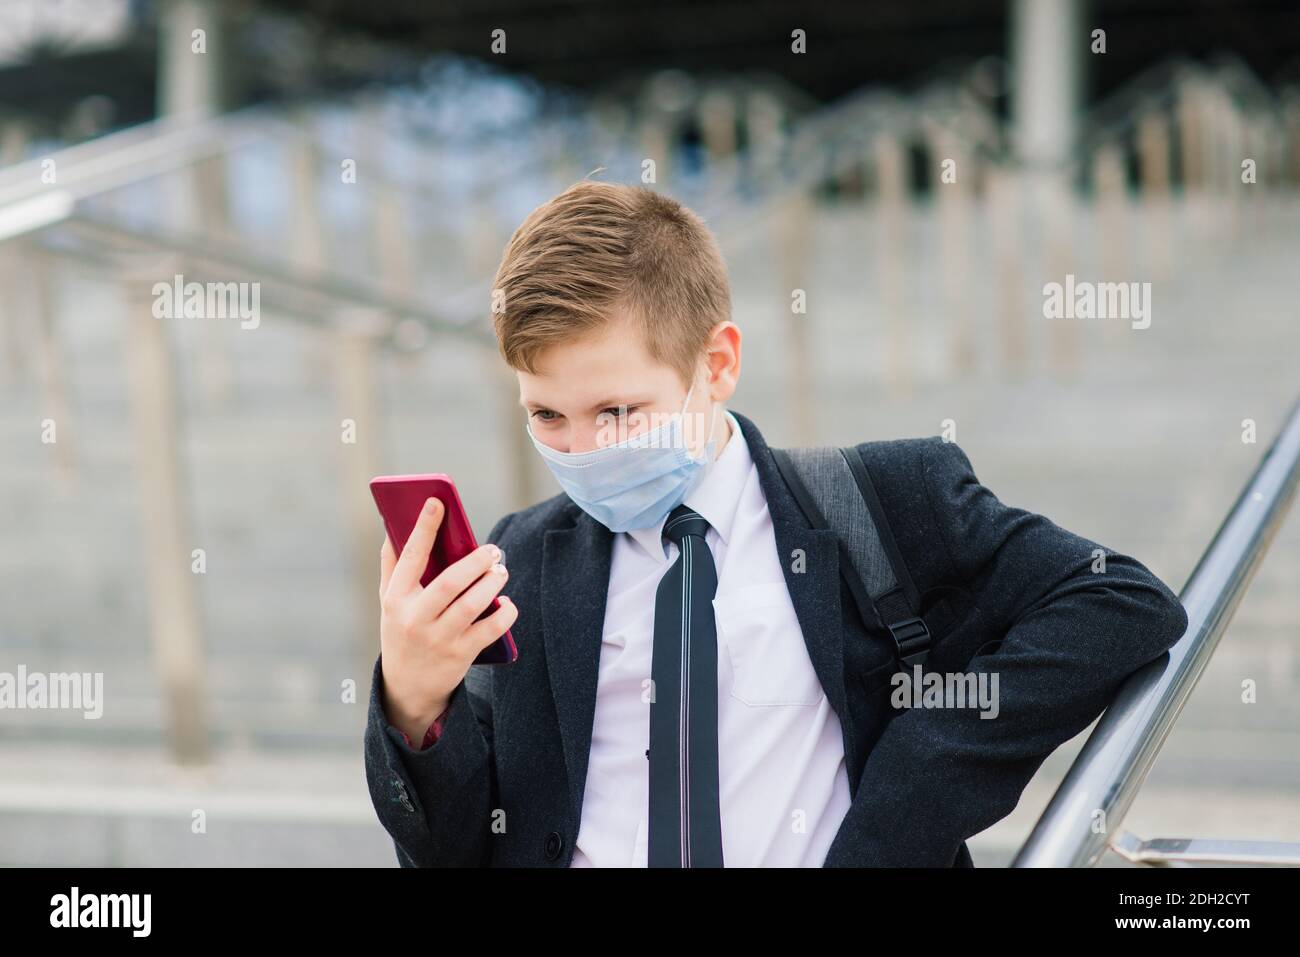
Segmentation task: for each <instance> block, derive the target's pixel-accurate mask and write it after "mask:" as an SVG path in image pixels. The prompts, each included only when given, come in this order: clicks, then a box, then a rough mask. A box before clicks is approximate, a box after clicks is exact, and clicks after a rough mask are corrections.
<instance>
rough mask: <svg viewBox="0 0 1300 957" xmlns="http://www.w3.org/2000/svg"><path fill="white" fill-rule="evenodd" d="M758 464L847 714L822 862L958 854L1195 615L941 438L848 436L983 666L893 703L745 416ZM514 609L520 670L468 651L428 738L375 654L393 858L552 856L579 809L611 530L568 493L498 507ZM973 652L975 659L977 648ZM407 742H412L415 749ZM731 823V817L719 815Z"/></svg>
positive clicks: (961, 653) (923, 574)
mask: <svg viewBox="0 0 1300 957" xmlns="http://www.w3.org/2000/svg"><path fill="white" fill-rule="evenodd" d="M736 419H737V421H739V423H740V426H741V430H742V431H743V433H744V436H745V439H746V441H747V442H748V443H749V449H750V453H751V454H752V456H753V459H754V462H755V463H756V465H757V467H758V475H759V479H760V481H761V482H762V486H763V491H764V493H765V494H766V496H767V505H768V510H769V511H770V513H771V516H772V523H773V525H774V527H775V536H776V546H777V549H778V550H779V551H780V553H781V555H782V556H790V555H791V553H792V552H794V551H795V550H796V549H802V550H803V552H804V554H805V556H806V564H805V565H804V566H803V567H804V568H806V572H803V573H796V572H795V571H794V570H792V564H793V563H792V562H791V561H788V560H783V561H782V565H783V567H784V568H785V576H786V583H787V585H788V587H789V589H790V597H791V599H792V601H793V604H794V608H795V611H796V613H797V614H798V618H799V623H800V625H801V627H802V631H803V637H804V641H805V643H806V644H807V646H808V655H809V657H810V658H811V659H812V664H813V667H814V668H815V670H816V673H817V676H818V678H819V679H820V680H821V685H822V688H823V690H824V691H825V694H826V697H827V698H828V699H829V701H830V704H831V705H832V707H834V709H835V712H836V714H837V715H838V716H839V719H840V723H841V726H842V728H843V732H844V753H845V760H846V764H847V769H848V779H849V787H850V790H851V793H852V805H851V807H850V809H849V812H848V814H847V816H846V817H845V819H844V821H843V823H842V824H841V826H840V829H839V831H838V833H837V834H836V836H835V839H834V841H833V842H832V844H831V847H830V851H829V853H828V855H827V858H826V861H825V865H826V866H828V867H831V866H924V867H951V866H958V867H969V866H971V857H970V852H969V851H968V850H967V847H966V844H965V840H966V838H968V837H970V836H971V835H973V834H976V833H978V832H980V831H982V830H984V829H985V828H987V827H989V826H990V825H992V824H993V823H994V822H996V821H998V820H999V819H1001V818H1003V817H1005V816H1006V815H1007V814H1008V813H1010V812H1011V810H1012V809H1013V808H1014V807H1015V806H1016V802H1017V801H1018V800H1019V798H1020V793H1021V791H1022V790H1023V789H1024V787H1025V785H1026V783H1028V781H1029V779H1030V778H1031V777H1032V776H1033V774H1034V772H1035V770H1036V769H1037V768H1038V767H1039V765H1040V764H1041V763H1042V762H1043V759H1044V758H1046V757H1047V755H1048V754H1050V753H1051V752H1052V751H1053V750H1054V749H1055V748H1057V747H1058V746H1059V745H1061V744H1062V743H1063V742H1065V741H1067V740H1069V739H1070V738H1072V737H1073V736H1074V735H1076V734H1078V733H1079V732H1080V731H1082V730H1083V729H1084V728H1086V727H1087V726H1088V724H1089V723H1090V722H1091V721H1092V720H1093V719H1094V718H1096V717H1097V716H1098V715H1099V714H1100V713H1101V712H1102V711H1103V710H1104V709H1105V707H1106V706H1107V704H1108V703H1109V702H1110V700H1111V698H1112V697H1113V695H1114V694H1115V691H1116V690H1117V688H1118V687H1119V685H1120V682H1121V681H1122V680H1123V679H1124V678H1125V676H1127V675H1128V674H1129V673H1131V672H1132V671H1134V670H1135V669H1137V668H1139V667H1141V666H1142V665H1144V664H1146V663H1147V662H1149V661H1152V660H1153V659H1155V658H1158V657H1160V656H1161V655H1162V654H1163V653H1164V652H1165V650H1166V649H1167V648H1169V647H1170V646H1171V645H1172V644H1174V642H1176V641H1177V640H1178V639H1179V638H1180V637H1181V636H1182V634H1183V631H1184V629H1185V628H1186V626H1187V615H1186V612H1185V611H1184V610H1183V607H1182V605H1181V604H1180V603H1179V601H1178V598H1177V597H1176V596H1175V595H1174V594H1173V592H1171V591H1170V590H1169V588H1167V587H1166V586H1165V585H1164V583H1162V582H1161V581H1160V580H1159V579H1158V578H1156V576H1155V575H1153V574H1151V572H1150V571H1148V570H1147V569H1146V568H1145V567H1144V566H1143V565H1141V564H1140V563H1139V562H1137V561H1135V560H1134V559H1132V558H1129V557H1128V556H1125V555H1121V554H1118V553H1115V552H1111V551H1106V560H1105V571H1104V572H1094V571H1093V570H1092V568H1093V560H1094V555H1093V550H1094V549H1096V548H1099V547H1100V546H1098V545H1097V544H1096V543H1095V542H1092V541H1089V540H1087V539H1085V538H1082V537H1080V536H1078V535H1074V534H1072V533H1070V532H1068V531H1066V530H1065V529H1063V528H1060V527H1058V526H1057V525H1055V524H1054V523H1052V522H1051V521H1050V520H1048V519H1047V518H1045V517H1043V516H1041V515H1036V514H1033V513H1031V512H1027V511H1024V510H1022V509H1018V508H1012V507H1009V506H1007V505H1004V504H1002V503H1001V502H1000V501H998V499H997V498H996V497H995V496H994V494H993V493H992V492H991V491H989V490H988V489H987V488H985V487H984V486H983V485H981V484H980V483H979V481H978V480H977V479H976V477H975V473H974V471H973V470H972V468H971V464H970V461H969V460H968V459H967V457H966V455H965V453H963V452H962V450H961V449H960V448H959V447H958V446H957V445H956V444H954V443H949V442H944V441H942V440H941V439H939V438H937V437H932V438H922V439H898V440H892V441H879V442H865V443H863V444H861V445H859V446H858V449H859V450H860V451H861V453H862V455H863V458H864V459H865V461H866V463H867V466H868V468H869V469H870V471H871V474H872V477H873V479H874V482H875V485H876V488H877V491H878V493H879V496H880V499H881V502H882V505H883V507H884V508H885V510H886V512H887V514H888V515H889V517H890V522H891V525H892V527H893V530H894V535H895V537H896V538H897V541H898V547H899V550H900V552H901V553H902V556H903V559H904V561H905V562H906V564H907V566H908V568H909V569H910V570H911V574H912V577H913V579H914V580H915V583H916V587H917V589H918V591H919V592H920V593H921V610H922V613H923V614H925V615H926V616H927V618H929V617H931V616H933V617H935V618H936V619H938V618H940V616H944V615H946V616H947V617H948V618H950V619H951V620H952V624H951V626H950V627H948V628H947V629H946V630H944V631H943V633H941V634H937V635H936V638H935V644H934V649H933V651H932V653H931V657H930V662H929V664H928V665H927V668H928V669H932V670H935V671H940V672H946V671H963V670H970V671H975V672H980V671H996V672H997V673H998V680H999V687H998V690H999V693H1000V699H999V707H1000V713H999V715H998V717H996V718H994V719H981V718H980V716H979V712H978V711H977V710H976V709H910V710H899V709H894V708H891V707H890V705H889V697H890V694H889V692H890V690H891V685H890V683H889V676H890V674H891V672H892V670H893V669H892V667H891V647H892V639H891V638H890V636H889V635H888V633H887V632H885V631H883V630H882V629H880V628H879V627H877V626H874V625H873V627H871V628H865V627H864V626H863V624H862V623H861V620H860V618H859V616H858V615H856V614H855V612H854V611H853V609H854V605H853V603H852V601H851V600H848V592H847V589H845V588H844V586H843V585H842V581H841V578H840V575H839V557H838V550H837V547H836V543H835V540H834V535H833V533H832V532H830V531H826V530H812V529H809V528H808V527H807V523H806V522H805V520H804V519H803V516H802V515H801V513H800V512H799V509H798V507H797V505H796V504H795V502H794V500H793V498H792V497H791V496H790V493H789V491H788V490H787V489H786V487H785V485H784V484H783V482H782V481H781V478H780V475H779V474H778V472H777V471H776V468H775V466H774V464H773V462H772V459H771V457H770V455H769V454H768V447H767V444H766V443H765V442H764V441H763V437H762V435H761V434H760V433H759V431H758V429H757V428H756V427H755V426H754V424H753V423H752V422H751V421H750V420H749V419H747V418H745V417H744V416H742V415H740V414H738V413H737V414H736ZM488 540H489V541H492V542H496V543H498V544H499V545H500V546H501V547H502V549H504V551H505V553H506V561H507V563H508V564H509V567H510V581H509V583H508V586H507V588H506V593H507V594H509V595H510V597H511V598H512V599H513V600H514V602H515V604H516V605H518V606H519V617H518V620H517V621H516V622H515V625H514V627H513V628H512V629H511V630H512V633H513V635H514V639H515V642H516V643H517V644H518V646H519V660H518V661H517V662H515V663H514V664H512V665H503V666H491V665H475V666H473V667H472V668H471V669H470V673H469V675H467V677H466V680H465V681H464V682H462V683H461V684H460V685H459V686H458V687H457V688H456V690H455V692H454V693H453V694H452V697H451V703H450V708H449V711H448V714H447V719H446V722H445V725H444V729H443V733H442V736H441V737H440V738H439V739H438V741H437V742H436V743H435V744H434V745H433V746H432V747H430V748H429V749H427V750H425V751H415V750H412V749H411V748H410V747H408V746H407V745H406V743H405V741H404V740H403V738H402V735H401V733H400V732H398V731H397V730H396V729H395V728H392V727H391V726H389V724H388V723H387V721H386V720H385V718H384V713H383V707H382V693H383V688H382V679H381V674H380V667H379V662H378V661H376V662H375V669H374V675H373V684H372V688H371V695H370V710H369V718H368V722H367V725H366V733H365V758H366V779H367V782H368V784H369V787H370V796H371V799H372V800H373V801H374V805H375V811H376V812H377V814H378V815H379V820H380V822H381V823H382V824H383V826H384V828H385V829H386V830H387V831H388V833H389V834H390V835H391V837H392V839H393V842H394V844H395V846H396V850H397V858H398V861H399V862H400V863H401V864H402V865H403V866H407V867H409V866H463V865H470V866H487V865H490V866H499V867H506V866H539V867H565V866H567V865H568V864H569V862H570V860H571V859H572V856H573V850H574V839H575V837H576V836H577V833H578V824H579V821H580V819H581V814H582V800H583V791H584V786H585V782H586V776H587V758H588V754H589V751H590V745H591V731H592V718H593V715H594V713H595V705H596V675H597V665H598V662H599V658H600V645H601V631H602V627H603V624H604V615H605V593H606V588H607V583H608V581H609V567H610V556H611V548H612V542H613V534H612V533H611V532H610V531H609V530H607V529H606V528H605V527H604V526H602V525H600V524H599V523H598V522H596V521H595V520H594V519H592V518H590V517H589V516H588V515H587V514H586V513H585V512H583V511H582V510H581V509H579V508H578V507H577V506H576V505H574V504H573V503H572V502H570V501H569V499H568V498H567V497H566V496H564V495H557V496H555V497H553V498H550V499H548V500H546V501H544V502H541V503H539V504H537V505H534V506H532V507H530V508H526V509H524V510H522V511H519V512H515V513H513V514H510V515H507V516H506V517H505V518H503V519H501V521H500V522H498V523H497V525H496V527H495V528H493V529H492V532H491V533H490V534H489V535H488ZM972 659H973V660H972ZM418 744H419V742H416V745H417V746H418ZM724 826H725V821H724Z"/></svg>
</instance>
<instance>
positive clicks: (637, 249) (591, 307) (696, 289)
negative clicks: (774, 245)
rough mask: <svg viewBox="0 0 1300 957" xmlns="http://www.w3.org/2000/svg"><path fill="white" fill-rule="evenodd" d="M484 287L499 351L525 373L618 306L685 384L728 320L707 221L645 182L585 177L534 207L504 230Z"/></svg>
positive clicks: (723, 281) (722, 271) (727, 294)
mask: <svg viewBox="0 0 1300 957" xmlns="http://www.w3.org/2000/svg"><path fill="white" fill-rule="evenodd" d="M492 289H493V316H492V321H493V327H494V329H495V331H496V337H497V344H498V346H499V348H500V350H501V355H502V356H503V357H504V358H505V360H506V363H507V364H508V365H509V366H510V367H511V368H513V369H522V370H524V371H527V372H533V373H535V372H536V371H537V369H536V365H535V363H536V360H537V357H538V355H539V354H540V353H541V352H542V351H543V350H544V349H546V348H547V347H549V346H551V345H554V344H556V343H559V342H567V341H572V340H574V339H577V338H580V337H582V336H583V335H586V334H588V333H591V332H594V331H596V330H597V329H599V328H600V327H601V326H602V325H603V324H604V323H606V322H608V321H609V320H610V319H611V318H612V317H613V315H614V314H615V312H616V310H618V309H620V308H622V309H625V310H626V311H627V314H628V315H629V317H630V318H631V319H632V321H633V323H634V324H635V325H636V326H638V327H639V328H640V331H641V333H642V339H643V341H644V342H645V345H646V348H647V350H648V351H649V353H650V355H651V356H653V357H654V358H655V359H656V360H658V361H660V362H662V363H664V364H665V365H669V366H671V367H672V368H673V369H675V370H676V371H677V373H678V374H679V375H680V376H681V377H682V381H683V382H684V383H686V382H689V381H690V380H691V379H692V378H693V376H694V372H695V364H696V362H698V360H699V356H700V352H701V350H702V349H703V347H704V344H705V341H706V340H707V337H708V332H709V330H710V329H711V328H713V326H714V325H716V324H717V323H719V322H722V321H724V320H727V319H730V318H731V288H730V284H729V283H728V281H727V269H726V265H725V264H724V263H723V260H722V254H721V252H720V251H719V249H718V245H717V242H716V240H715V239H714V238H713V235H712V234H711V233H710V232H709V229H708V227H707V226H705V225H704V221H703V220H702V219H700V217H699V216H697V215H696V214H695V213H693V212H691V210H689V209H687V208H686V207H685V206H683V205H682V204H681V203H678V202H676V201H675V200H672V199H669V198H668V197H667V196H663V195H661V194H659V193H656V192H655V191H654V190H652V189H648V188H646V187H644V186H620V185H616V184H612V183H600V182H594V181H590V180H583V181H582V182H579V183H575V184H574V185H573V186H570V187H569V188H568V189H566V190H565V191H564V192H562V193H560V194H559V195H558V196H556V197H555V198H554V199H551V200H550V201H549V202H547V203H544V204H543V205H541V206H539V207H537V209H535V210H533V211H532V212H531V213H530V214H529V215H528V218H527V219H525V220H524V221H523V223H522V224H520V226H519V228H518V229H516V230H515V233H514V235H513V236H511V237H510V242H509V243H508V244H507V246H506V250H505V254H504V255H503V256H502V258H501V265H500V266H499V267H498V269H497V274H496V279H495V280H494V282H493V284H492Z"/></svg>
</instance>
